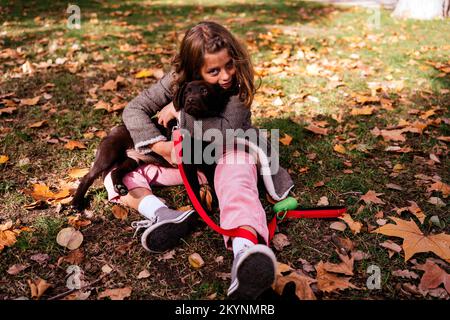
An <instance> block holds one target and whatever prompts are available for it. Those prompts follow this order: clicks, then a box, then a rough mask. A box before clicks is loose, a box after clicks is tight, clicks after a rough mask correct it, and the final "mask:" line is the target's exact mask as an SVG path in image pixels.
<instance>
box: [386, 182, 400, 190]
mask: <svg viewBox="0 0 450 320" xmlns="http://www.w3.org/2000/svg"><path fill="white" fill-rule="evenodd" d="M386 187H387V188H388V189H394V190H398V191H402V190H403V188H402V187H400V186H399V185H396V184H394V183H388V184H386Z"/></svg>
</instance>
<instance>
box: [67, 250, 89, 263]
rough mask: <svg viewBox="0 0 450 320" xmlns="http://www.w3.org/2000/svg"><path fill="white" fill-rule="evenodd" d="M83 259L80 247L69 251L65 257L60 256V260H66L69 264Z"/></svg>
mask: <svg viewBox="0 0 450 320" xmlns="http://www.w3.org/2000/svg"><path fill="white" fill-rule="evenodd" d="M83 259H84V252H83V250H82V249H81V248H78V249H75V250H73V251H70V252H69V254H68V255H67V256H65V257H62V261H66V262H67V263H69V264H76V265H79V264H80V263H81V262H82V261H83Z"/></svg>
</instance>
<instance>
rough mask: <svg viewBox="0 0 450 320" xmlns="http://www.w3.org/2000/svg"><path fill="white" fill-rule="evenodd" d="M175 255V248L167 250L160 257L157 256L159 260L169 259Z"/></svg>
mask: <svg viewBox="0 0 450 320" xmlns="http://www.w3.org/2000/svg"><path fill="white" fill-rule="evenodd" d="M174 257H175V250H170V251H167V252H166V253H164V254H162V255H161V256H160V257H158V261H161V260H169V259H173V258H174Z"/></svg>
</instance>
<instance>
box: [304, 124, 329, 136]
mask: <svg viewBox="0 0 450 320" xmlns="http://www.w3.org/2000/svg"><path fill="white" fill-rule="evenodd" d="M305 129H306V130H309V131H311V132H314V133H315V134H322V135H327V134H328V129H325V128H319V127H318V126H316V125H314V124H309V125H308V126H307V127H305Z"/></svg>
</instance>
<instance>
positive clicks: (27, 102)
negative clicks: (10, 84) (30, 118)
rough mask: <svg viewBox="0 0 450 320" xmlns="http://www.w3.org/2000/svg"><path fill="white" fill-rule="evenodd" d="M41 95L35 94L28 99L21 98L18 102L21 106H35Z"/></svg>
mask: <svg viewBox="0 0 450 320" xmlns="http://www.w3.org/2000/svg"><path fill="white" fill-rule="evenodd" d="M40 98H41V96H37V97H34V98H30V99H21V100H20V104H21V105H23V106H35V105H36V104H37V103H38V102H39V99H40Z"/></svg>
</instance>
